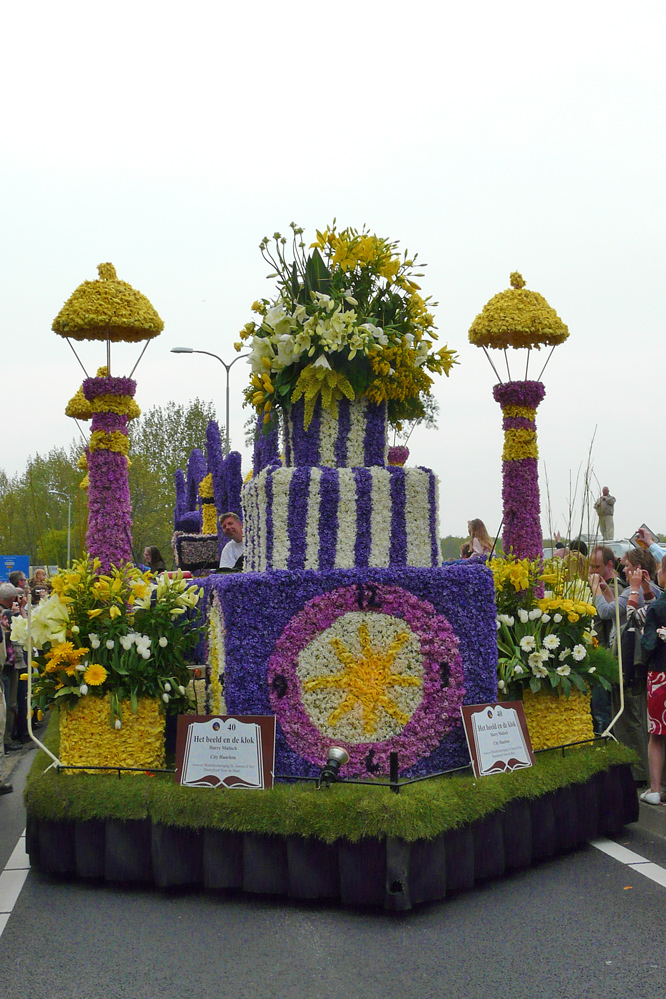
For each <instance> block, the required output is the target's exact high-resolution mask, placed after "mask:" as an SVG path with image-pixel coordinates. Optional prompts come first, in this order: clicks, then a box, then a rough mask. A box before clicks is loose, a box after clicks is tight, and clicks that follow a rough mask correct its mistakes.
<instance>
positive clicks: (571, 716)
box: [523, 690, 594, 749]
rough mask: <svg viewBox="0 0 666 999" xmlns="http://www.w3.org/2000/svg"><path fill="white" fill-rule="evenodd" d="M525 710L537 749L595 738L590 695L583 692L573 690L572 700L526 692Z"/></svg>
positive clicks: (533, 743)
mask: <svg viewBox="0 0 666 999" xmlns="http://www.w3.org/2000/svg"><path fill="white" fill-rule="evenodd" d="M523 707H524V709H525V719H526V721H527V727H528V729H529V733H530V739H531V740H532V748H533V749H548V748H549V746H561V745H563V744H565V743H567V742H580V741H582V740H583V739H592V738H594V730H593V728H592V714H591V712H590V695H589V694H584V693H583V692H582V691H581V690H572V691H571V693H570V694H569V696H568V697H556V696H554V695H553V694H549V693H547V692H546V691H543V690H540V691H539V692H538V693H536V694H533V693H532V691H531V690H525V691H523Z"/></svg>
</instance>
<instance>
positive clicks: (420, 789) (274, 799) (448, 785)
mask: <svg viewBox="0 0 666 999" xmlns="http://www.w3.org/2000/svg"><path fill="white" fill-rule="evenodd" d="M57 721H58V719H57V714H55V715H54V717H53V718H52V719H51V723H50V725H49V728H48V731H47V732H46V735H45V737H44V739H43V740H42V741H43V742H44V743H45V745H47V746H48V747H49V748H50V749H51V750H52V752H54V753H56V755H57V752H58V742H59V737H58V725H57ZM634 759H635V757H634V754H633V752H632V751H631V750H630V749H628V748H627V747H626V746H622V745H620V744H618V743H613V742H608V743H606V744H604V745H598V744H597V745H591V746H581V747H575V748H571V749H567V750H566V752H565V754H564V755H562V752H561V751H555V750H554V751H552V752H549V753H542V754H540V755H539V756H538V757H537V764H536V766H535V767H531V768H528V769H525V770H517V771H515V772H514V773H509V774H497V775H494V776H492V777H483V778H481V779H479V780H477V779H475V778H474V777H473V776H471V774H470V775H468V774H463V775H455V776H453V777H436V778H432V779H431V780H426V781H421V782H419V783H417V784H411V785H407V786H405V787H403V788H402V790H401V791H400V794H393V793H392V792H391V791H390V790H389V789H388V788H387V787H382V788H377V789H375V788H372V787H368V786H362V785H361V786H359V785H349V784H345V785H343V784H337V785H333V786H332V787H331V788H330V789H329V790H318V789H317V788H316V787H315V786H314V784H311V783H308V784H278V785H276V787H274V788H273V790H271V791H230V790H220V789H217V790H211V789H203V788H188V787H180V786H179V785H177V784H176V783H175V780H174V778H173V776H172V775H170V774H156V775H154V776H149V775H147V774H124V775H123V776H122V778H121V779H120V780H119V779H118V775H117V774H112V773H108V774H99V775H98V774H71V775H70V774H65V773H61V774H58V773H56V772H55V771H54V770H48V771H47V772H46V773H45V772H44V771H45V769H46V768H47V767H48V766H49V763H50V762H51V761H50V759H49V757H48V756H47V755H46V753H44V752H43V751H42V750H38V751H37V753H36V755H35V759H34V761H33V764H32V767H31V769H30V773H29V775H28V781H27V785H26V790H25V802H26V807H27V809H28V812H29V813H30V815H32V816H34V817H35V818H38V819H41V820H50V821H56V822H63V821H64V822H67V821H74V822H85V821H88V820H91V819H124V820H129V819H146V818H150V819H151V820H152V821H153V822H158V823H162V824H164V825H168V826H178V827H183V828H192V829H221V830H225V831H228V832H240V833H256V834H260V835H275V836H290V835H295V836H306V837H307V836H310V837H314V838H315V839H320V840H323V841H324V842H326V843H332V842H334V841H335V840H339V839H347V840H349V841H351V842H357V841H358V840H361V839H363V838H366V837H372V838H383V837H385V836H390V837H396V838H399V839H403V840H405V841H407V842H414V841H415V840H421V839H433V838H434V837H436V836H439V835H441V834H442V833H445V832H448V831H449V830H451V829H457V828H460V827H462V826H465V825H468V824H469V823H471V822H474V821H476V820H477V819H482V818H484V817H485V816H487V815H490V814H491V813H492V812H495V811H497V810H499V809H501V808H503V807H504V806H505V805H507V804H508V803H509V802H510V801H512V800H514V799H516V798H523V799H534V798H539V797H541V796H542V795H544V794H547V793H549V792H551V791H556V790H558V789H559V788H561V787H565V786H567V785H569V784H582V783H585V782H586V781H588V780H589V779H590V778H591V777H593V776H594V775H595V774H597V773H599V772H601V771H603V770H607V769H609V768H610V767H612V766H616V765H618V764H621V763H632V762H633V761H634Z"/></svg>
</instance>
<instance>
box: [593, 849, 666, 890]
mask: <svg viewBox="0 0 666 999" xmlns="http://www.w3.org/2000/svg"><path fill="white" fill-rule="evenodd" d="M590 846H593V847H594V848H595V849H597V850H601V852H602V853H606V854H607V855H608V856H609V857H612V858H613V859H614V860H619V861H620V863H621V864H625V865H626V866H627V867H629V868H631V870H632V871H637V872H638V874H642V875H643V877H645V878H649V879H650V881H654V882H656V884H658V885H662V886H663V887H664V888H666V870H664V868H663V867H659V865H658V864H653V863H652V861H650V860H646V859H645V857H641V855H640V853H634V851H633V850H627V848H626V846H620V844H619V843H614V842H613V840H611V839H604V838H603V837H600V838H599V839H591V840H590Z"/></svg>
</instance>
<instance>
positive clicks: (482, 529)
mask: <svg viewBox="0 0 666 999" xmlns="http://www.w3.org/2000/svg"><path fill="white" fill-rule="evenodd" d="M467 530H468V531H469V546H470V548H471V550H472V555H490V553H491V551H492V550H493V543H492V541H491V539H490V535H489V534H488V531H487V530H486V525H485V524H484V523H483V521H482V520H479V518H478V517H476V518H475V519H474V520H470V521H469V522H468V524H467Z"/></svg>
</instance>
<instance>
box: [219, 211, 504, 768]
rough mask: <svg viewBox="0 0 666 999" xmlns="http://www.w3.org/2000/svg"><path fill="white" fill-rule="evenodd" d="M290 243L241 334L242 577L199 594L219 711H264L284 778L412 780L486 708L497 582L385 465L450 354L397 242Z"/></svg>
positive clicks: (414, 488)
mask: <svg viewBox="0 0 666 999" xmlns="http://www.w3.org/2000/svg"><path fill="white" fill-rule="evenodd" d="M300 236H301V230H300V229H296V228H294V259H293V261H292V262H288V261H287V260H286V259H285V256H284V247H285V245H286V241H285V240H283V238H282V237H281V236H279V235H276V237H275V244H274V249H273V250H272V251H269V248H268V240H264V242H263V243H262V245H261V250H262V253H263V254H264V256H265V257H266V259H268V260H269V261H270V262H271V263H272V265H273V266H274V268H275V271H276V273H277V281H278V292H277V296H276V297H275V298H274V299H272V300H268V299H265V300H263V301H261V302H256V303H255V305H254V309H255V311H256V312H257V313H258V315H259V316H260V319H259V321H258V322H257V323H249V324H248V326H247V327H246V328H245V330H244V331H243V333H242V334H241V336H242V337H243V338H244V339H249V340H251V347H252V353H251V357H250V360H251V363H252V369H253V373H252V380H251V385H250V387H249V388H248V391H247V397H248V400H249V401H250V402H251V403H252V404H253V405H254V406H255V407H256V408H257V411H258V414H259V419H260V420H261V421H262V424H264V427H265V431H267V432H265V435H264V436H265V441H266V446H265V448H257V450H256V451H255V466H254V475H253V476H252V477H251V479H250V480H249V481H248V482H247V483H246V485H245V486H244V488H243V491H242V508H243V509H242V512H243V542H244V546H245V551H244V572H243V573H241V574H232V575H226V576H216V577H213V578H211V579H207V580H206V581H205V584H204V585H205V588H206V589H207V591H208V595H209V597H210V598H211V599H210V600H209V601H207V606H209V607H210V615H211V618H212V625H211V628H210V632H209V636H210V638H209V663H210V666H211V671H212V674H213V676H212V677H211V688H210V689H211V705H212V706H213V707H217V705H222V703H224V704H225V706H226V709H227V711H229V712H230V713H232V714H248V715H253V714H274V715H275V717H276V719H277V737H276V738H277V741H276V769H277V772H278V773H281V774H289V775H294V776H296V775H313V774H316V773H318V772H319V770H320V768H321V766H322V765H323V764H324V763H325V761H326V756H327V752H328V749H329V748H330V747H331V746H334V745H343V746H345V747H346V749H347V751H348V753H349V762H348V763H347V764H346V767H345V773H346V774H348V775H359V776H368V775H370V776H375V775H379V774H386V773H388V769H389V761H390V754H391V752H394V751H395V752H396V753H397V754H398V759H399V766H400V770H401V772H402V773H403V774H426V773H433V772H436V771H438V770H443V769H446V768H449V767H454V766H459V765H461V764H464V763H466V762H467V759H468V754H467V749H466V745H465V739H464V735H463V732H462V728H461V724H460V705H461V704H462V703H463V702H466V703H479V702H483V701H486V700H492V699H493V698H494V697H495V696H496V694H497V678H496V663H497V646H496V636H495V627H494V618H495V613H494V600H493V587H492V579H491V574H490V572H489V570H488V569H487V568H486V567H485V566H483V565H480V564H478V563H469V564H467V563H466V564H460V565H456V566H442V564H441V554H440V550H439V525H438V511H437V504H438V494H439V490H438V484H437V480H436V477H435V475H434V474H433V472H432V471H431V470H430V469H427V468H407V467H402V466H401V465H399V464H390V463H388V462H387V457H388V455H387V451H388V448H387V421H388V420H394V421H399V420H400V419H402V418H406V417H410V418H411V417H413V416H418V415H419V414H420V413H421V412H422V411H423V400H424V399H427V396H428V393H429V391H430V386H431V384H432V378H431V375H432V374H436V373H438V372H448V370H449V369H450V367H451V365H452V364H453V363H454V356H453V352H452V351H450V350H449V349H448V348H442V350H441V351H439V352H437V353H434V352H432V351H431V347H432V337H433V334H432V332H431V331H432V328H433V317H432V315H431V313H430V312H429V306H428V300H427V299H423V298H421V296H420V294H419V289H418V287H417V285H416V283H415V281H414V280H413V278H414V277H416V276H417V275H415V274H413V273H412V267H413V261H412V260H409V259H408V258H407V257H406V256H405V257H404V258H403V257H399V256H398V254H397V252H396V244H394V243H390V242H388V241H387V240H384V239H380V238H378V237H377V236H373V235H372V234H370V233H366V232H362V233H359V232H357V231H356V230H353V229H345V230H343V231H341V232H338V231H337V230H336V229H335V227H333V228H332V229H330V230H327V231H326V232H323V233H318V235H317V240H316V243H315V244H314V245H313V246H312V247H310V252H307V251H306V250H305V246H304V244H303V243H302V242H301V241H300ZM276 408H277V409H279V410H281V411H282V414H283V416H284V419H283V420H282V421H281V422H282V424H283V430H284V452H283V459H282V460H278V458H277V453H278V452H277V442H276V438H275V422H274V418H273V413H274V411H275V409H276ZM264 421H266V422H265V423H264ZM398 457H406V454H399V455H398ZM229 509H233V507H229Z"/></svg>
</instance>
